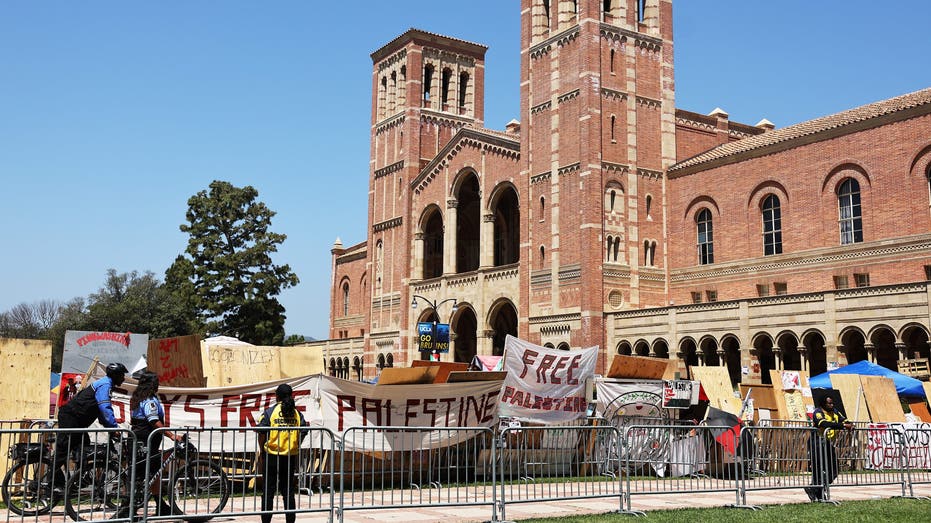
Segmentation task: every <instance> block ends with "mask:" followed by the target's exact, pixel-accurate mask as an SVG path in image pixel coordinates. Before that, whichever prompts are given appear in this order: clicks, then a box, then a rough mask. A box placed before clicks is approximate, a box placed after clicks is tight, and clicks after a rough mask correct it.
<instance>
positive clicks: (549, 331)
mask: <svg viewBox="0 0 931 523" xmlns="http://www.w3.org/2000/svg"><path fill="white" fill-rule="evenodd" d="M571 330H572V327H571V326H570V325H569V324H566V323H563V324H560V325H545V326H543V327H540V334H543V335H544V336H556V335H559V334H569V332H570V331H571Z"/></svg>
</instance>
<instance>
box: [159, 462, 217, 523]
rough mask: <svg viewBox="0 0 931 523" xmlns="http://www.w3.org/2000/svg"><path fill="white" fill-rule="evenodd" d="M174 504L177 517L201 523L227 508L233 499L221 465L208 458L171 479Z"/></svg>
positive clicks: (179, 471)
mask: <svg viewBox="0 0 931 523" xmlns="http://www.w3.org/2000/svg"><path fill="white" fill-rule="evenodd" d="M171 487H172V495H171V498H172V499H171V505H172V506H173V507H175V508H177V509H178V512H177V513H178V514H191V516H189V517H184V518H183V519H184V520H185V521H190V522H195V523H196V522H202V521H207V520H209V519H210V518H211V517H212V516H208V515H206V514H217V513H219V512H222V511H223V508H224V507H226V502H227V501H229V498H230V487H229V480H228V479H227V477H226V472H223V469H222V468H220V466H219V465H217V464H216V463H214V462H212V461H208V460H205V459H196V460H193V461H189V462H188V463H186V464H185V465H184V466H182V467H181V468H180V469H178V470H177V471H175V474H174V476H172V478H171Z"/></svg>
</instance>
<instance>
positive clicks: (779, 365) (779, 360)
mask: <svg viewBox="0 0 931 523" xmlns="http://www.w3.org/2000/svg"><path fill="white" fill-rule="evenodd" d="M773 357H774V358H775V359H776V369H778V370H783V369H782V347H779V346H778V345H777V346H775V347H773Z"/></svg>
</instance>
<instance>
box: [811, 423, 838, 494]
mask: <svg viewBox="0 0 931 523" xmlns="http://www.w3.org/2000/svg"><path fill="white" fill-rule="evenodd" d="M808 455H809V458H810V459H811V484H812V485H818V486H817V487H813V489H814V492H815V494H816V497H817V499H824V486H826V485H830V484H831V483H833V482H834V480H835V479H837V471H838V469H837V450H836V449H835V448H834V444H833V443H831V442H830V441H828V440H826V439H824V438H822V437H820V436H814V437H812V438H811V440H809V444H808ZM822 481H823V483H822Z"/></svg>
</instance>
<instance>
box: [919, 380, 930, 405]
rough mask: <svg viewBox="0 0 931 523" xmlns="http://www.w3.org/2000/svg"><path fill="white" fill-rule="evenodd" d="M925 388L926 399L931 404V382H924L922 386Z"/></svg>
mask: <svg viewBox="0 0 931 523" xmlns="http://www.w3.org/2000/svg"><path fill="white" fill-rule="evenodd" d="M921 386H922V387H924V388H925V399H927V400H928V403H929V404H931V382H927V381H926V382H924V383H922V384H921Z"/></svg>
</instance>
